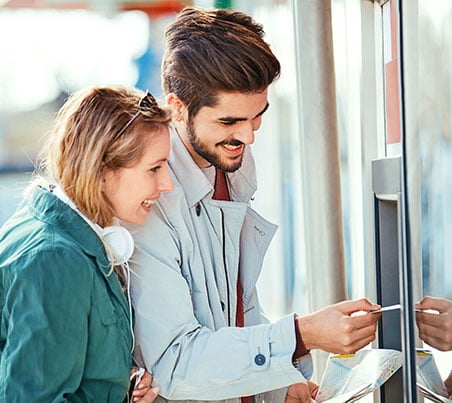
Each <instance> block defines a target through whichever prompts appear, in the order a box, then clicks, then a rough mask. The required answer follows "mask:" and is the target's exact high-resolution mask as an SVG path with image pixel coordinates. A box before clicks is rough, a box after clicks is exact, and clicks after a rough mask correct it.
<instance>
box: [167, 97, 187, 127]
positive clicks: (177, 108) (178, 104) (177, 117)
mask: <svg viewBox="0 0 452 403" xmlns="http://www.w3.org/2000/svg"><path fill="white" fill-rule="evenodd" d="M166 103H167V104H168V105H169V106H170V107H171V109H172V110H173V119H174V121H176V122H179V121H181V120H182V119H183V115H184V112H185V110H186V109H187V106H186V105H185V104H184V103H183V102H182V101H181V99H180V98H179V97H178V96H177V95H176V94H175V93H174V92H170V93H169V94H168V95H167V96H166Z"/></svg>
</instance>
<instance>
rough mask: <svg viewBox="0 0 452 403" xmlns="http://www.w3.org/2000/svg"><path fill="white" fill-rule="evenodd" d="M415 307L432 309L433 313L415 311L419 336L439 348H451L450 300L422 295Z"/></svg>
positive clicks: (451, 312)
mask: <svg viewBox="0 0 452 403" xmlns="http://www.w3.org/2000/svg"><path fill="white" fill-rule="evenodd" d="M415 308H416V309H421V310H426V309H433V310H435V311H438V312H439V315H435V314H432V313H428V312H416V323H417V327H418V328H419V337H420V338H421V339H422V340H424V341H425V342H426V343H427V344H428V345H430V346H432V347H434V348H436V349H438V350H441V351H449V350H452V301H449V300H447V299H443V298H433V297H424V298H423V299H422V301H420V302H419V303H417V304H416V305H415Z"/></svg>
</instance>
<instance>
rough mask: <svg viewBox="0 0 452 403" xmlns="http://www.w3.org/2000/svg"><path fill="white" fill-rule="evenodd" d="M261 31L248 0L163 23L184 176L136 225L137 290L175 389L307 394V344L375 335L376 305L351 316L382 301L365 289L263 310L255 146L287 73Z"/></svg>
mask: <svg viewBox="0 0 452 403" xmlns="http://www.w3.org/2000/svg"><path fill="white" fill-rule="evenodd" d="M263 35H264V33H263V30H262V26H261V25H259V24H257V23H255V22H254V21H253V20H252V19H251V18H250V17H249V16H247V15H245V14H243V13H240V12H233V11H228V10H213V11H207V10H200V9H196V8H192V7H189V8H185V9H184V10H183V11H182V12H181V13H180V14H179V15H178V17H177V18H176V19H175V20H174V22H173V23H172V24H171V25H170V26H169V28H168V29H167V32H166V50H165V54H164V58H163V64H162V69H163V70H162V79H163V88H164V91H165V94H166V97H167V102H168V104H169V105H170V106H171V107H172V109H173V122H174V131H173V133H172V145H171V146H172V150H171V156H170V159H169V167H170V171H171V173H172V176H173V179H174V186H175V189H174V191H173V192H171V193H169V194H165V195H162V197H161V198H160V199H159V201H158V202H157V203H155V204H154V206H153V209H154V210H153V211H152V213H151V214H150V216H149V219H148V221H147V223H146V224H145V226H144V227H143V228H136V229H135V231H134V232H135V236H136V244H137V245H138V247H137V251H136V254H135V256H134V258H133V264H132V269H133V270H134V272H135V274H136V276H134V277H133V279H132V299H133V303H134V307H135V315H136V317H135V318H136V327H135V331H136V338H137V351H138V353H139V354H138V355H141V358H142V359H143V360H144V364H145V365H146V367H147V368H148V370H149V371H152V373H153V376H154V379H155V382H156V384H158V386H159V387H160V390H161V396H163V397H164V398H166V399H168V400H185V401H191V400H223V401H226V400H227V401H228V402H239V400H240V397H242V402H243V401H246V398H244V396H250V395H252V396H253V397H254V399H255V400H254V401H259V402H260V401H264V400H265V402H284V401H287V402H289V401H292V402H296V401H303V402H304V401H307V402H309V401H311V397H312V396H313V395H314V394H315V386H316V385H314V384H313V383H312V382H307V381H306V380H307V379H308V378H309V377H310V376H311V369H312V368H311V359H310V355H309V350H310V349H314V348H318V349H323V350H326V351H332V352H337V353H339V352H342V353H345V352H354V351H356V350H358V349H359V348H361V347H363V346H365V345H367V344H368V343H370V342H371V341H372V340H373V339H374V338H375V332H376V321H377V318H378V315H369V314H368V315H360V316H356V317H351V316H350V314H351V313H353V312H356V311H370V310H373V309H377V308H378V305H374V304H372V303H370V302H369V301H367V300H365V299H363V300H358V301H347V302H342V303H339V304H336V305H333V306H330V307H327V308H325V309H323V310H321V311H318V312H315V313H313V314H310V315H307V316H304V317H298V316H296V315H288V316H287V317H285V318H282V319H281V320H279V321H278V322H276V323H273V324H269V323H266V322H267V321H266V320H265V319H264V318H263V316H262V314H261V311H260V306H259V301H258V297H257V293H256V288H255V285H256V280H257V278H258V276H259V272H260V270H261V266H262V261H263V258H264V254H265V251H266V249H267V247H268V245H269V243H270V241H271V238H272V236H273V234H274V232H275V226H274V225H273V224H271V223H269V222H267V221H266V220H264V219H263V218H261V217H260V216H259V215H258V214H257V213H256V212H255V211H254V210H253V209H252V208H251V207H250V204H249V202H250V199H251V197H252V196H253V194H254V192H255V191H256V176H255V169H254V161H253V157H252V155H251V152H250V149H249V147H248V146H249V145H250V144H252V143H253V142H254V138H255V134H254V133H255V131H256V130H257V129H258V128H259V126H260V125H261V120H262V116H263V114H264V113H265V111H266V110H267V108H268V106H269V104H268V97H267V90H268V87H269V85H270V84H271V83H272V82H273V81H274V80H275V79H276V78H277V77H278V76H279V73H280V64H279V62H278V60H277V59H276V57H275V56H274V55H273V53H272V52H271V50H270V47H269V45H268V44H267V43H266V42H265V41H264V40H263ZM214 190H215V192H214ZM242 326H245V327H242ZM288 386H289V388H288V389H287V388H286V387H288ZM160 399H162V398H161V397H160Z"/></svg>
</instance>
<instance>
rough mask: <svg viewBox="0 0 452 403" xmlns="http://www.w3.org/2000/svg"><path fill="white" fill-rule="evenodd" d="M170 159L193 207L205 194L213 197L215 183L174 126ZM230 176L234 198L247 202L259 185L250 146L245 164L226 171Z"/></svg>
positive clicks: (231, 193)
mask: <svg viewBox="0 0 452 403" xmlns="http://www.w3.org/2000/svg"><path fill="white" fill-rule="evenodd" d="M168 162H169V167H170V169H171V172H172V174H173V177H174V178H175V179H176V180H177V182H179V184H180V186H181V187H182V188H183V190H184V193H185V195H186V198H187V201H188V204H189V205H190V207H192V206H194V205H195V204H197V203H199V202H200V201H201V200H202V199H204V198H205V197H212V195H213V186H212V185H211V183H210V182H209V180H208V179H207V178H206V176H205V175H204V173H203V172H202V170H201V169H200V168H199V167H198V166H197V165H196V163H195V162H194V161H193V158H192V157H191V155H190V153H189V152H188V150H187V148H186V147H185V145H184V143H183V142H182V140H181V139H180V137H179V135H178V134H177V132H176V131H175V130H174V129H172V130H171V153H170V157H169V160H168ZM227 177H228V180H229V184H230V189H229V191H230V195H231V198H232V200H233V201H241V202H246V203H247V202H248V201H249V200H250V199H251V197H252V196H253V194H254V193H255V192H256V188H257V183H256V170H255V164H254V158H253V156H252V154H251V151H250V149H249V147H245V154H244V157H243V163H242V166H241V167H240V168H239V169H238V170H237V171H235V172H232V173H227Z"/></svg>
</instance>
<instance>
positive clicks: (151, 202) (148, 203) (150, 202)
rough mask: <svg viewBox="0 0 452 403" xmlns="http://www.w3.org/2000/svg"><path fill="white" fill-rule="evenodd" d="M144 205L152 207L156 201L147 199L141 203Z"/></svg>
mask: <svg viewBox="0 0 452 403" xmlns="http://www.w3.org/2000/svg"><path fill="white" fill-rule="evenodd" d="M141 204H142V205H143V206H144V207H151V206H152V205H153V204H154V202H153V201H152V200H145V201H143V202H142V203H141Z"/></svg>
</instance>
